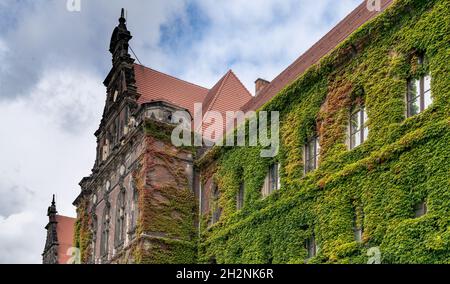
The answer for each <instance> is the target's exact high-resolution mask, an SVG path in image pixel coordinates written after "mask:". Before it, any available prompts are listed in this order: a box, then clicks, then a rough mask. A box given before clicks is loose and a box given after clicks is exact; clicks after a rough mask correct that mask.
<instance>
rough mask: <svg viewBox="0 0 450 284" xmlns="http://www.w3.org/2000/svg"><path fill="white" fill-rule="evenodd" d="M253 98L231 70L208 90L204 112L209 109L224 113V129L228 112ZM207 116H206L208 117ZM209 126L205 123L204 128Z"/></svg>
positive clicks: (235, 109)
mask: <svg viewBox="0 0 450 284" xmlns="http://www.w3.org/2000/svg"><path fill="white" fill-rule="evenodd" d="M251 98H252V95H251V94H250V92H249V91H248V90H247V88H245V86H244V85H243V84H242V82H241V81H240V80H239V78H238V77H237V76H236V75H235V74H234V73H233V71H232V70H229V71H228V72H227V73H226V74H225V75H224V76H223V77H222V78H221V79H220V80H219V82H217V83H216V85H214V87H213V88H212V89H211V90H210V91H209V92H208V95H207V96H206V98H205V100H204V102H203V114H205V113H206V112H207V111H218V112H220V113H221V114H222V117H223V118H224V120H223V130H225V127H226V119H225V118H226V112H227V111H238V110H239V109H240V108H241V107H242V106H243V105H244V104H245V103H247V102H248V101H249V100H250V99H251ZM206 118H207V117H205V119H206ZM206 127H207V125H206V124H204V125H203V130H205V128H206Z"/></svg>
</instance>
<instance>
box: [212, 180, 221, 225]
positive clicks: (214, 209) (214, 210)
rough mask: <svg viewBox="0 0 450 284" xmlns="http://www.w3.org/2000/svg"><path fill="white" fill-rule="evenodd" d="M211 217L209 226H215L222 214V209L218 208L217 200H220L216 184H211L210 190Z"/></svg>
mask: <svg viewBox="0 0 450 284" xmlns="http://www.w3.org/2000/svg"><path fill="white" fill-rule="evenodd" d="M212 189H213V190H212V202H211V205H212V206H211V209H212V216H211V224H215V223H217V222H219V219H220V215H221V214H222V209H221V208H220V206H219V198H220V190H219V187H218V186H217V185H216V184H213V188H212Z"/></svg>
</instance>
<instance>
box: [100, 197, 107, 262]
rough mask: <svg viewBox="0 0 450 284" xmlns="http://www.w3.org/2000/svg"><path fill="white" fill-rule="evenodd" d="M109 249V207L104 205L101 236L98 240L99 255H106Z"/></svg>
mask: <svg viewBox="0 0 450 284" xmlns="http://www.w3.org/2000/svg"><path fill="white" fill-rule="evenodd" d="M108 247H109V205H105V209H104V210H103V219H102V236H101V240H100V253H101V255H102V257H104V256H107V255H108Z"/></svg>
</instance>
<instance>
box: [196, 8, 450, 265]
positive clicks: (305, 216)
mask: <svg viewBox="0 0 450 284" xmlns="http://www.w3.org/2000/svg"><path fill="white" fill-rule="evenodd" d="M449 15H450V2H449V1H448V0H398V1H395V2H394V4H392V6H391V7H390V8H388V10H386V11H385V12H384V13H383V14H382V15H380V16H379V17H377V18H376V19H374V20H372V21H370V22H369V23H367V24H365V25H364V26H362V27H361V28H359V29H358V30H357V31H356V32H355V33H354V34H352V35H351V36H350V37H349V38H348V39H347V40H346V41H345V42H344V43H342V44H341V45H339V46H338V47H337V48H336V49H335V50H334V51H333V52H332V53H331V54H329V55H328V56H326V57H325V58H323V59H322V60H321V62H320V63H319V64H317V65H315V66H313V67H311V68H310V69H309V70H308V71H307V72H306V73H304V74H303V75H302V76H301V77H300V78H298V79H297V80H296V81H295V82H294V83H293V84H291V85H290V86H288V87H286V88H285V89H283V90H282V91H281V92H280V93H279V94H278V95H277V96H276V97H275V98H273V99H272V100H271V101H270V102H268V103H267V104H266V105H265V106H263V108H262V110H268V111H270V110H275V111H280V119H281V129H280V136H281V137H280V139H281V149H280V153H279V155H278V157H276V158H274V159H267V158H260V156H259V153H260V148H258V147H252V148H251V147H243V148H222V149H219V150H217V149H216V150H214V152H213V153H214V154H210V155H209V158H210V159H217V166H214V167H215V169H214V170H211V169H208V168H206V166H205V165H207V164H208V163H207V162H205V161H201V162H200V163H199V166H200V167H203V171H205V172H206V171H208V172H212V173H213V177H214V179H215V181H216V182H217V184H218V185H219V188H220V192H221V197H220V200H219V204H220V206H221V207H222V208H223V212H222V216H221V219H220V221H219V222H218V223H216V224H214V225H213V226H212V227H210V228H207V226H202V228H204V230H203V231H202V235H201V237H202V239H201V241H200V244H199V261H200V262H209V261H210V260H211V259H215V260H216V261H217V262H218V263H305V262H308V263H367V262H368V256H367V251H368V249H369V248H371V247H378V248H379V250H380V251H381V258H382V262H383V263H450V104H449V102H450V76H449V74H450V16H449ZM420 53H424V54H425V56H426V61H425V62H424V64H423V65H418V64H417V63H416V62H417V56H418V54H420ZM426 73H430V74H431V76H432V94H433V104H432V105H431V106H430V107H429V108H428V109H427V110H426V111H425V112H423V113H421V114H419V115H416V116H414V117H411V118H405V113H406V104H405V97H406V86H407V80H408V79H410V78H411V79H413V78H418V77H420V76H422V75H424V74H426ZM355 101H362V102H364V103H365V106H366V109H367V111H368V117H369V121H368V126H369V128H370V133H369V138H368V140H367V141H366V142H365V143H364V144H362V145H361V146H359V147H357V148H355V149H353V150H351V151H350V150H348V148H347V146H346V143H345V142H346V131H347V124H348V121H349V113H350V107H351V105H352V103H354V102H355ZM314 133H317V134H319V137H320V144H321V152H320V167H319V169H317V170H316V171H314V172H313V173H310V174H308V175H306V176H304V174H303V145H304V144H305V142H306V140H307V139H308V138H309V137H311V136H312V135H313V134H314ZM274 160H277V161H279V162H280V164H281V166H282V167H281V189H280V190H278V191H276V192H274V193H273V194H272V195H270V196H269V197H267V198H265V199H262V198H261V188H262V185H263V182H264V178H265V176H266V173H267V170H268V167H269V165H270V164H271V163H272V162H273V161H274ZM242 179H243V180H244V181H245V205H244V207H243V208H242V209H241V210H236V195H237V193H238V190H239V183H240V181H241V180H242ZM424 201H425V202H426V204H427V207H428V212H427V214H426V215H424V216H421V217H418V218H416V217H415V207H416V205H417V204H419V203H420V202H424ZM207 218H209V216H204V217H203V224H206V219H207ZM355 225H356V226H362V227H363V237H362V241H361V242H357V241H355V237H354V231H353V227H354V226H355ZM312 235H314V237H315V239H316V241H317V244H318V245H319V247H320V249H319V252H318V254H317V255H316V256H315V257H313V258H310V259H307V250H306V248H305V242H306V240H307V239H309V238H310V237H311V236H312Z"/></svg>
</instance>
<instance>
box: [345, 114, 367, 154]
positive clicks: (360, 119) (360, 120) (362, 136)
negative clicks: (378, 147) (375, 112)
mask: <svg viewBox="0 0 450 284" xmlns="http://www.w3.org/2000/svg"><path fill="white" fill-rule="evenodd" d="M366 124H367V112H366V109H365V107H364V106H358V107H356V108H354V109H353V111H352V113H351V116H350V127H349V128H350V149H353V148H356V147H358V146H359V145H361V144H362V143H364V141H366V140H367V137H368V135H369V128H368V127H367V125H366Z"/></svg>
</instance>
